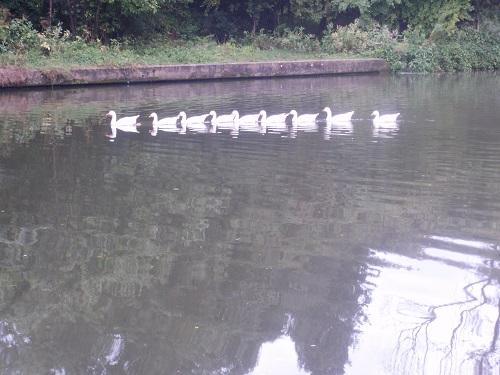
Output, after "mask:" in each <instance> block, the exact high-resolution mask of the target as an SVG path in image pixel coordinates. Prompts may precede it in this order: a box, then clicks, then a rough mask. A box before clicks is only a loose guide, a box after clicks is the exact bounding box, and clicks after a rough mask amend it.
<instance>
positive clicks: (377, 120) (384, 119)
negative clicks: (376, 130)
mask: <svg viewBox="0 0 500 375" xmlns="http://www.w3.org/2000/svg"><path fill="white" fill-rule="evenodd" d="M371 115H372V116H374V117H373V123H374V124H376V125H377V124H384V123H386V124H387V123H394V122H396V119H397V117H398V116H399V113H394V114H390V115H382V116H380V114H379V113H378V111H373V112H372V114H371Z"/></svg>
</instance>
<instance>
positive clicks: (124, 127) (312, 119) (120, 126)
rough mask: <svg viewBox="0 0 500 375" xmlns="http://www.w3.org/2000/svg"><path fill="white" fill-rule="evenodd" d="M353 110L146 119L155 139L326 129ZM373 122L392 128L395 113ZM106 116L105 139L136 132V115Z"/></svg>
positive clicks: (154, 116) (348, 117) (341, 121)
mask: <svg viewBox="0 0 500 375" xmlns="http://www.w3.org/2000/svg"><path fill="white" fill-rule="evenodd" d="M353 114H354V111H351V112H347V113H341V114H337V115H332V111H331V110H330V108H329V107H325V109H323V111H321V112H320V113H314V114H301V115H299V114H298V113H297V111H295V110H292V111H290V112H283V113H279V114H275V115H271V116H268V115H267V113H266V111H265V110H262V111H260V112H259V113H255V114H248V115H244V116H240V114H239V112H238V111H236V110H234V111H232V112H231V113H230V114H225V115H221V116H217V113H216V112H215V111H210V112H209V113H206V114H203V115H197V116H192V117H187V115H186V112H184V111H181V112H179V114H178V115H177V116H172V117H166V118H162V119H158V115H157V114H156V113H155V112H153V113H151V115H150V116H149V117H150V118H152V127H153V128H152V130H150V131H149V132H150V133H151V135H152V136H156V135H157V134H158V131H165V132H178V133H185V132H186V131H187V130H189V131H192V132H197V133H200V132H203V133H216V132H217V129H229V130H231V131H232V132H236V133H237V132H239V131H240V130H243V131H257V132H259V133H266V132H267V131H279V132H281V131H288V132H290V131H296V130H306V131H307V130H314V129H317V126H318V123H325V124H326V129H328V128H329V127H331V126H332V125H333V124H340V125H342V124H344V125H345V124H350V122H351V118H352V115H353ZM371 115H372V117H373V123H374V125H376V126H381V127H384V126H386V127H392V126H394V125H395V123H396V119H397V117H398V116H399V113H395V114H386V115H382V116H381V115H380V114H379V112H378V111H373V113H372V114H371ZM107 116H111V124H110V125H111V134H107V137H109V138H112V139H114V138H116V136H117V130H120V131H123V132H134V133H139V131H138V130H137V127H138V126H140V125H141V123H140V122H139V121H138V119H139V116H140V115H136V116H128V117H122V118H120V119H117V116H116V113H115V111H109V112H108V114H107Z"/></svg>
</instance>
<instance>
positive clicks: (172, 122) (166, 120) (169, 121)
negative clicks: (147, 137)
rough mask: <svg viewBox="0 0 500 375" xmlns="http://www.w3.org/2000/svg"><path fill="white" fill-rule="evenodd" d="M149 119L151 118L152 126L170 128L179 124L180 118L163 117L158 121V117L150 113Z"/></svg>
mask: <svg viewBox="0 0 500 375" xmlns="http://www.w3.org/2000/svg"><path fill="white" fill-rule="evenodd" d="M149 117H152V118H153V126H158V127H162V126H172V125H175V126H177V123H178V122H179V119H180V116H179V115H177V116H173V117H165V118H162V119H160V120H158V115H157V114H156V113H155V112H153V113H151V114H150V115H149Z"/></svg>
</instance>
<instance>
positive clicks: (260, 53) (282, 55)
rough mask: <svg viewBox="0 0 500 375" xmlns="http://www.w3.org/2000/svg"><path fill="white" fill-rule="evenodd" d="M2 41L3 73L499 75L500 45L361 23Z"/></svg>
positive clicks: (475, 35) (11, 32) (24, 32)
mask: <svg viewBox="0 0 500 375" xmlns="http://www.w3.org/2000/svg"><path fill="white" fill-rule="evenodd" d="M3 34H4V36H3V39H0V42H1V43H0V66H1V67H4V68H5V67H62V68H64V67H71V66H125V65H143V64H146V65H147V64H189V63H217V62H243V61H276V60H304V59H331V58H343V57H349V58H353V57H354V58H355V57H382V58H384V59H386V61H387V62H388V63H389V65H390V67H391V69H392V70H394V71H413V72H436V71H447V72H452V71H471V70H478V69H487V70H494V69H498V68H499V67H500V38H498V35H497V34H493V35H488V34H486V33H481V32H477V31H476V30H474V29H472V28H469V27H465V28H462V29H460V30H457V31H456V32H454V33H453V34H443V35H438V36H434V37H433V39H432V40H431V39H430V38H426V37H424V36H423V34H422V33H421V32H420V31H419V30H418V29H409V30H406V31H405V32H404V33H402V34H398V33H397V32H394V31H391V30H389V29H388V28H387V27H381V26H379V25H373V26H371V27H370V28H366V27H364V28H362V27H361V26H360V25H359V24H358V23H357V22H354V23H352V24H350V25H349V26H346V27H339V28H336V29H333V28H330V29H328V30H327V31H326V32H325V34H324V35H323V37H322V38H321V40H319V39H318V38H316V37H315V36H313V35H309V34H305V33H304V32H303V30H302V29H296V30H289V29H284V30H281V32H279V33H277V32H275V33H272V34H270V33H263V32H262V33H257V34H247V35H246V36H245V37H243V38H238V39H230V40H229V41H227V42H225V43H217V42H216V41H215V39H214V38H212V37H204V38H194V39H190V40H183V39H175V40H173V39H171V38H169V37H167V36H161V35H158V36H156V37H155V38H152V39H149V40H133V39H123V40H111V42H110V43H108V44H102V43H100V42H99V41H85V40H83V39H82V38H80V37H74V36H72V35H70V34H69V33H68V32H64V31H63V30H62V29H61V27H52V28H49V29H48V30H46V31H45V32H43V33H38V32H36V31H35V30H34V29H33V28H32V27H31V26H30V24H29V22H27V21H25V20H18V21H16V22H13V23H11V25H10V28H9V29H8V30H4V33H3Z"/></svg>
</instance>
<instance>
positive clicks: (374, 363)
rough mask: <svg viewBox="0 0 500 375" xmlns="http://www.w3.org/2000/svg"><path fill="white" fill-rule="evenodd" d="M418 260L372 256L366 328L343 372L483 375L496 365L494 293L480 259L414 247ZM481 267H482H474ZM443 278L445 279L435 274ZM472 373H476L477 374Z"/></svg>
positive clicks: (497, 299)
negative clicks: (377, 266)
mask: <svg viewBox="0 0 500 375" xmlns="http://www.w3.org/2000/svg"><path fill="white" fill-rule="evenodd" d="M422 254H423V257H424V259H421V260H420V259H412V258H409V257H406V256H403V255H398V254H394V253H386V252H383V251H378V250H376V251H374V252H373V257H374V260H377V262H378V261H382V262H383V263H384V264H385V265H386V266H384V267H382V268H380V270H379V271H380V272H379V273H376V272H374V273H372V274H371V275H370V276H369V277H368V279H367V283H368V284H367V285H371V292H370V293H371V297H372V301H371V303H370V304H369V305H368V306H367V307H366V310H365V313H366V315H367V318H368V322H367V324H364V325H362V326H359V327H358V329H359V330H360V331H361V333H360V336H359V339H358V341H357V344H355V346H354V347H353V348H351V353H350V359H351V366H350V367H348V368H347V369H346V374H348V375H355V374H363V373H370V374H373V375H377V374H380V375H388V374H443V375H444V374H473V373H474V374H475V373H481V374H490V373H494V372H493V369H498V368H499V366H500V355H499V353H498V351H497V350H496V348H497V347H498V345H499V344H500V342H499V338H498V326H499V322H500V315H499V306H500V292H499V291H500V289H499V288H498V282H497V280H495V279H494V278H492V277H490V276H489V275H488V273H489V272H490V271H491V272H494V269H491V270H490V269H484V267H485V265H484V261H482V259H483V258H482V257H480V256H474V255H470V254H461V256H459V255H460V254H459V253H457V252H452V251H447V250H443V249H438V248H426V247H423V248H422ZM481 267H483V269H481ZM443 275H446V277H443ZM478 371H479V372H478Z"/></svg>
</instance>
